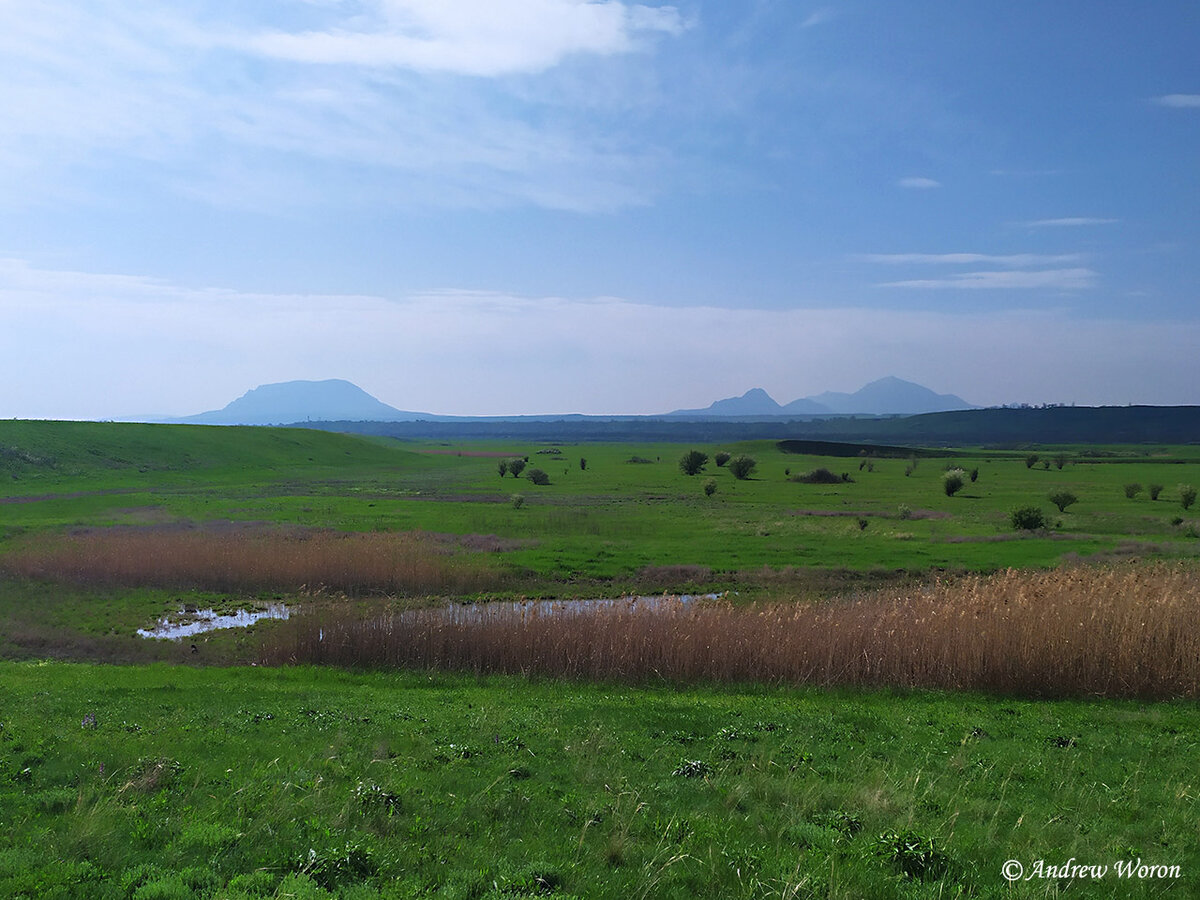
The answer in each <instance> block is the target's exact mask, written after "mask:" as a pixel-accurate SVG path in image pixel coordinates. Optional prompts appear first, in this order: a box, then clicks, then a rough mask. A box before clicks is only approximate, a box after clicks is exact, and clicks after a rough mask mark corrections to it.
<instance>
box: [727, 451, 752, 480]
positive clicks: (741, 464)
mask: <svg viewBox="0 0 1200 900" xmlns="http://www.w3.org/2000/svg"><path fill="white" fill-rule="evenodd" d="M756 465H758V464H757V463H756V462H755V461H754V459H753V458H752V457H749V456H735V457H734V458H733V459H731V460H729V471H730V472H731V473H732V474H733V477H734V478H736V479H737V480H738V481H745V480H746V479H747V478H749V477H750V473H752V472H753V471H754V467H755V466H756Z"/></svg>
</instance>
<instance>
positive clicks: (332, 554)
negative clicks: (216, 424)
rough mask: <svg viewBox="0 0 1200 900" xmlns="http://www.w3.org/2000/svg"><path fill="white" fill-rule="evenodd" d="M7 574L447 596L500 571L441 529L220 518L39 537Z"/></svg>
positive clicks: (497, 577)
mask: <svg viewBox="0 0 1200 900" xmlns="http://www.w3.org/2000/svg"><path fill="white" fill-rule="evenodd" d="M0 569H3V570H4V571H7V572H9V573H10V574H15V575H22V576H26V577H31V578H44V579H49V580H55V581H69V582H74V583H77V584H85V585H112V584H117V585H128V586H137V585H147V586H157V587H195V588H201V589H206V590H217V591H239V590H246V591H254V590H293V591H302V590H307V591H319V590H331V591H340V592H343V593H347V594H363V593H390V594H455V593H472V592H475V591H480V590H484V589H487V588H495V587H496V586H497V584H498V583H499V582H501V581H502V579H503V576H502V575H501V574H499V573H498V572H497V571H495V570H494V569H493V568H492V567H490V566H488V565H486V564H485V563H484V562H482V561H480V560H479V559H478V557H477V556H471V555H464V554H460V553H458V552H456V550H455V548H454V547H452V546H451V545H449V544H448V542H447V541H446V540H445V536H444V535H433V534H425V533H423V532H397V533H374V532H372V533H361V534H360V533H345V532H335V531H324V530H314V529H300V528H293V529H283V528H269V527H261V526H259V527H255V526H223V527H213V528H195V529H179V528H166V529H139V528H111V529H98V530H89V531H83V532H79V533H76V534H68V535H59V536H55V537H40V536H39V537H38V538H36V539H34V540H31V541H28V542H26V543H24V544H23V545H20V546H18V547H16V548H15V549H13V550H12V551H10V552H9V553H7V554H5V556H4V557H3V559H0Z"/></svg>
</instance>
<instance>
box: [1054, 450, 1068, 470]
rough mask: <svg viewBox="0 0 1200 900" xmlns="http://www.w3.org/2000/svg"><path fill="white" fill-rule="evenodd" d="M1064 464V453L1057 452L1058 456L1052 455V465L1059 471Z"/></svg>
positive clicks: (1065, 462)
mask: <svg viewBox="0 0 1200 900" xmlns="http://www.w3.org/2000/svg"><path fill="white" fill-rule="evenodd" d="M1066 464H1067V457H1066V454H1063V453H1060V454H1058V456H1056V457H1054V465H1055V466H1057V467H1058V470H1059V471H1060V472H1061V471H1062V467H1063V466H1065V465H1066Z"/></svg>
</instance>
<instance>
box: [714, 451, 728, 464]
mask: <svg viewBox="0 0 1200 900" xmlns="http://www.w3.org/2000/svg"><path fill="white" fill-rule="evenodd" d="M713 462H715V463H716V464H717V465H718V466H723V465H725V463H727V462H729V454H728V453H726V452H725V451H724V450H722V451H720V452H719V453H717V455H716V456H714V457H713Z"/></svg>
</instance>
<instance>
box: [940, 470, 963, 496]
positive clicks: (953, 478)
mask: <svg viewBox="0 0 1200 900" xmlns="http://www.w3.org/2000/svg"><path fill="white" fill-rule="evenodd" d="M966 476H967V473H966V472H964V471H963V470H962V469H951V470H950V471H949V472H947V473H946V474H944V475H943V476H942V490H944V491H945V492H946V496H947V497H953V496H954V495H955V494H957V493H958V492H959V491H961V490H962V487H963V485H964V484H965V483H966V482H965V480H964V479H965V478H966Z"/></svg>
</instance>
